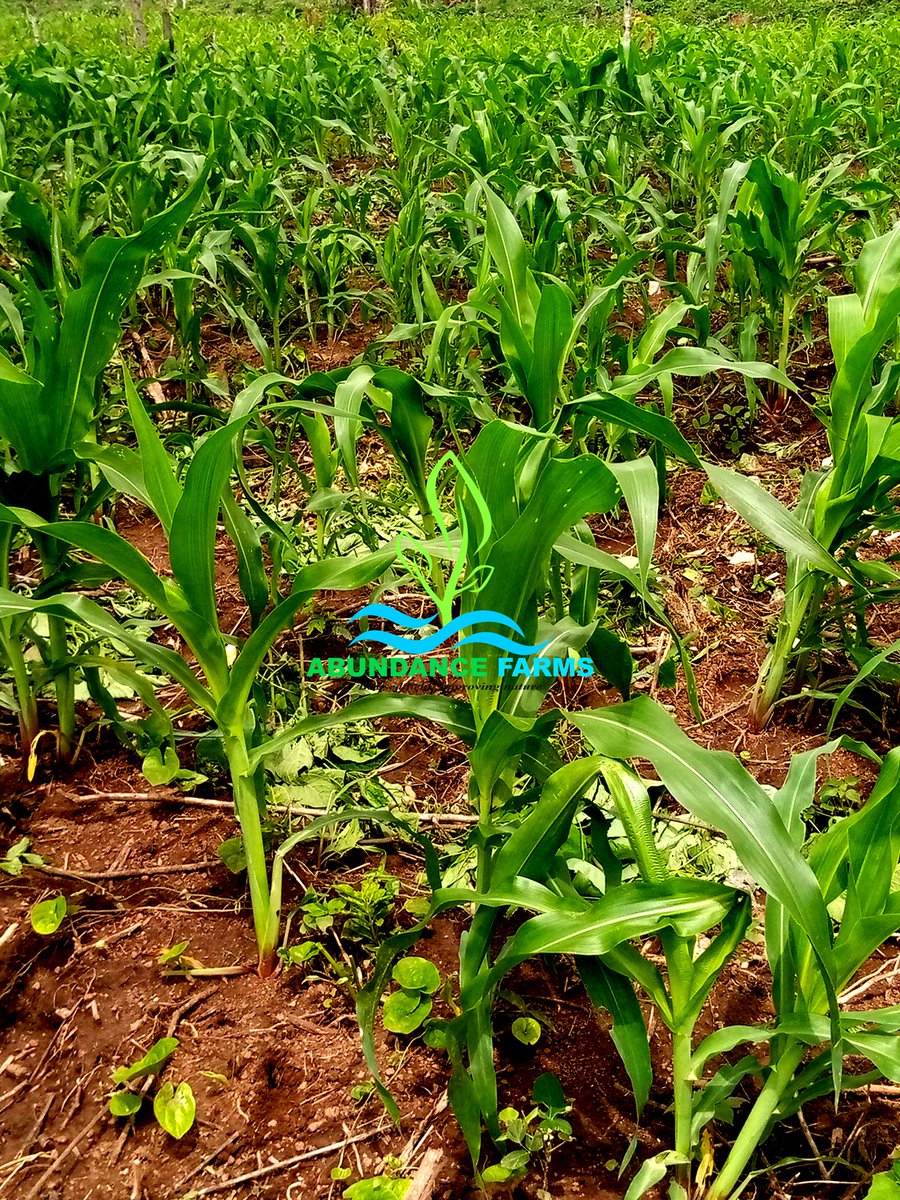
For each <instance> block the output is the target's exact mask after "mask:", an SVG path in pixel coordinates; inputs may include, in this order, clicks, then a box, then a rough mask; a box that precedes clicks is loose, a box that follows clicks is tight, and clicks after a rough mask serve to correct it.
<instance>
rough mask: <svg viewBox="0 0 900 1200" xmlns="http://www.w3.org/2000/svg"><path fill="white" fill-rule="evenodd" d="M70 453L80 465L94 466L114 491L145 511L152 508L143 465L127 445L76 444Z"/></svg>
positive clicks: (135, 452)
mask: <svg viewBox="0 0 900 1200" xmlns="http://www.w3.org/2000/svg"><path fill="white" fill-rule="evenodd" d="M72 450H73V452H74V454H75V457H76V458H78V459H80V460H81V461H82V462H92V463H96V465H97V466H98V467H99V468H100V470H101V471H102V472H103V477H104V479H106V481H107V483H108V484H109V486H110V487H111V488H112V490H113V491H115V492H121V493H122V494H123V495H125V496H134V497H135V498H136V499H137V500H140V501H141V503H142V504H145V505H146V506H147V508H150V509H152V508H153V502H152V497H151V496H150V492H149V490H148V488H147V486H146V483H145V481H144V464H143V462H142V461H141V456H140V454H138V452H137V451H136V450H132V449H131V448H130V447H129V446H99V445H98V444H97V443H96V442H78V443H77V445H75V446H73V447H72Z"/></svg>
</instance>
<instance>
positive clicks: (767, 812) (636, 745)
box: [569, 696, 831, 960]
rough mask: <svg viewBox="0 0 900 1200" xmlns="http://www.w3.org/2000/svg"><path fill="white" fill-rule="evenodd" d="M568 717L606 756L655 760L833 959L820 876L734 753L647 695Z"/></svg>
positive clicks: (672, 786)
mask: <svg viewBox="0 0 900 1200" xmlns="http://www.w3.org/2000/svg"><path fill="white" fill-rule="evenodd" d="M569 720H570V721H571V722H572V724H573V725H575V726H576V727H577V728H578V729H580V730H581V732H582V733H583V734H584V736H585V738H586V739H587V740H588V742H589V743H590V744H591V745H592V746H593V747H594V748H595V749H596V750H597V751H598V752H599V753H600V754H605V755H608V756H609V757H610V758H618V759H623V760H624V759H629V758H646V759H648V760H649V761H650V762H651V763H652V764H653V766H654V767H655V768H656V770H657V772H658V773H659V777H660V779H662V781H663V783H664V784H665V785H666V787H667V788H668V789H669V791H670V792H671V793H672V795H673V796H674V797H675V799H676V800H677V801H678V803H679V804H681V805H682V806H683V807H684V808H686V809H687V810H688V812H690V813H691V814H692V815H693V816H695V817H697V818H698V819H699V820H701V821H703V822H705V823H706V824H708V825H712V826H713V827H714V828H716V829H721V830H723V832H724V833H726V834H727V835H728V837H729V839H730V840H731V843H732V845H733V846H734V848H735V850H736V851H737V853H738V855H739V857H740V859H741V862H742V863H743V865H744V867H745V868H746V869H747V870H748V871H749V872H750V873H751V874H752V875H753V877H754V878H755V879H756V880H757V882H758V883H759V884H760V885H761V886H762V887H764V888H765V889H766V891H767V892H768V893H769V894H770V895H771V896H774V897H775V898H776V899H777V900H779V901H780V902H781V903H782V904H784V905H785V907H786V908H788V910H789V911H790V913H791V915H792V916H793V917H794V919H795V920H796V921H797V922H798V924H800V925H801V927H802V928H803V929H804V930H805V931H806V933H807V935H808V936H809V938H810V941H811V942H812V943H813V944H814V945H815V946H816V947H817V949H818V950H819V952H820V953H821V954H822V956H823V958H825V959H826V960H828V959H829V958H830V956H831V922H830V919H829V917H828V914H827V912H826V911H825V904H824V901H823V898H822V894H821V892H820V891H819V887H818V884H817V881H816V878H815V876H814V875H813V873H812V870H811V869H810V867H809V865H808V864H807V862H806V860H805V859H804V858H803V857H802V856H801V855H800V853H799V852H798V851H797V850H796V849H795V847H794V846H793V845H792V844H791V840H790V838H789V836H788V833H787V830H786V828H785V826H784V823H783V821H782V819H781V817H780V815H779V813H778V810H777V808H776V806H775V805H774V804H773V802H772V800H771V799H770V797H769V796H768V795H767V793H766V792H765V790H764V789H763V788H762V787H761V786H760V785H759V784H758V783H757V782H756V780H755V779H753V777H752V776H751V775H749V774H748V773H747V771H746V770H745V769H744V768H743V767H742V766H741V764H740V763H739V762H738V760H737V759H736V758H734V757H733V755H731V754H728V753H726V752H724V751H718V750H706V749H704V748H703V747H701V746H698V745H697V744H696V743H695V742H692V741H691V739H690V738H689V737H688V736H687V735H686V734H685V733H682V731H681V730H680V729H679V727H678V725H677V724H676V722H675V721H674V720H673V719H672V717H671V716H669V714H668V713H667V712H666V711H665V709H664V708H662V707H661V706H660V705H658V704H656V703H655V702H654V701H653V700H651V699H649V698H648V697H646V696H637V697H635V698H634V699H633V700H629V701H628V703H627V704H619V705H614V706H610V707H609V708H604V709H597V710H594V711H592V712H583V713H572V714H569Z"/></svg>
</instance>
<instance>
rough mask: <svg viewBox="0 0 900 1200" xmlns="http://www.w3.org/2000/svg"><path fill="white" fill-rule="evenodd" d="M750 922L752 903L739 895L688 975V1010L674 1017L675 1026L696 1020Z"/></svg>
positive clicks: (749, 899) (746, 893) (689, 1024)
mask: <svg viewBox="0 0 900 1200" xmlns="http://www.w3.org/2000/svg"><path fill="white" fill-rule="evenodd" d="M752 920H753V903H752V897H751V896H750V893H749V892H738V893H737V895H736V896H735V901H734V904H733V906H732V907H731V909H730V910H729V912H728V913H727V914H726V916H725V918H724V919H723V921H722V929H721V931H720V932H719V933H717V934H716V935H715V936H714V937H713V939H712V941H711V942H710V944H709V946H707V948H706V949H705V950H704V951H703V953H702V954H700V956H699V957H698V958H696V959H695V960H694V964H693V970H692V973H691V977H690V978H691V985H690V986H691V996H690V1000H689V1001H688V1004H687V1007H686V1009H684V1010H679V1011H678V1012H676V1013H675V1014H674V1019H675V1021H676V1023H678V1024H680V1025H682V1026H691V1025H693V1023H694V1021H695V1020H696V1019H697V1017H699V1015H700V1010H701V1009H702V1007H703V1005H704V1004H705V1003H706V998H707V996H708V995H709V993H710V991H711V990H712V987H713V985H714V984H715V983H716V981H717V979H718V978H719V976H720V974H721V973H722V968H723V967H724V966H725V964H726V963H727V962H729V960H730V959H731V958H732V956H733V955H734V954H735V952H736V951H737V949H738V947H739V946H740V944H741V942H743V940H744V938H745V937H746V936H747V931H748V929H749V928H750V925H751V922H752Z"/></svg>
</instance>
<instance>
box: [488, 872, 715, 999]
mask: <svg viewBox="0 0 900 1200" xmlns="http://www.w3.org/2000/svg"><path fill="white" fill-rule="evenodd" d="M733 903H734V890H733V889H732V888H728V887H724V886H722V885H721V884H717V883H711V882H710V881H708V880H701V879H683V878H679V879H667V880H663V881H662V882H661V883H644V882H642V881H638V882H634V883H626V884H623V885H622V886H621V887H619V888H616V889H615V890H614V891H612V892H608V893H607V894H606V895H605V896H601V898H600V899H599V900H596V901H594V902H592V903H591V904H590V905H589V906H588V907H587V908H586V909H585V910H584V911H583V912H580V913H571V914H566V915H561V914H559V913H543V914H541V915H540V916H537V917H532V918H531V920H529V921H526V922H525V923H524V924H523V925H521V926H520V927H519V929H518V930H517V931H516V932H515V933H514V934H513V936H512V937H511V938H510V939H509V940H508V941H507V943H506V945H505V946H504V947H503V950H502V951H501V953H500V956H499V958H498V959H497V962H496V965H495V966H494V967H493V969H492V971H491V972H490V982H491V984H494V983H496V982H497V981H498V980H499V979H500V978H501V977H502V976H503V975H505V974H506V972H507V971H511V970H512V968H513V967H514V966H517V965H518V964H519V963H520V962H524V961H525V959H527V958H531V957H533V956H534V955H535V954H588V955H597V954H608V953H609V952H610V951H611V950H614V949H615V948H616V947H617V946H618V945H620V944H621V943H622V942H626V941H630V940H631V939H633V938H638V937H646V936H647V935H648V934H651V933H656V932H657V931H658V930H660V929H674V930H675V931H676V933H677V934H678V935H679V936H680V937H693V936H696V935H698V934H701V933H704V932H705V931H706V930H707V929H709V928H710V927H711V926H713V925H717V924H718V923H719V922H720V921H721V920H722V919H723V918H724V917H725V915H726V913H727V912H728V911H729V910H730V908H731V907H732V905H733Z"/></svg>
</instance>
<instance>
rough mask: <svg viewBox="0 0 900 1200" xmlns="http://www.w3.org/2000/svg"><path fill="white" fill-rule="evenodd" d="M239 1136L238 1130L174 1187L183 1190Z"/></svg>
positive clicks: (239, 1131)
mask: <svg viewBox="0 0 900 1200" xmlns="http://www.w3.org/2000/svg"><path fill="white" fill-rule="evenodd" d="M240 1136H241V1130H240V1129H239V1130H237V1132H236V1133H233V1134H232V1135H231V1137H230V1138H228V1139H227V1141H224V1142H223V1143H222V1145H221V1146H217V1147H216V1148H215V1150H213V1151H212V1152H211V1153H209V1154H207V1156H206V1158H204V1159H203V1161H202V1162H200V1163H198V1164H197V1166H196V1167H194V1169H193V1171H191V1172H190V1173H189V1174H187V1175H185V1176H184V1177H183V1178H182V1179H179V1180H178V1182H177V1183H176V1184H175V1186H176V1187H177V1188H183V1187H184V1185H185V1184H186V1183H190V1181H191V1180H192V1179H194V1178H195V1177H196V1176H197V1175H199V1174H200V1172H201V1171H202V1170H203V1169H204V1168H205V1167H208V1166H209V1164H210V1163H211V1162H215V1160H216V1159H217V1158H218V1157H219V1155H220V1154H221V1153H222V1151H223V1150H227V1149H228V1147H229V1146H233V1145H234V1143H235V1142H236V1141H237V1140H238V1138H239V1137H240Z"/></svg>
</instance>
